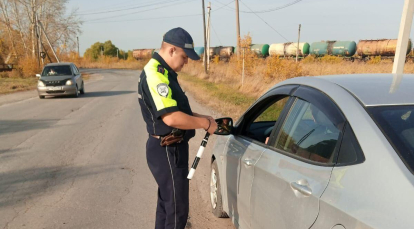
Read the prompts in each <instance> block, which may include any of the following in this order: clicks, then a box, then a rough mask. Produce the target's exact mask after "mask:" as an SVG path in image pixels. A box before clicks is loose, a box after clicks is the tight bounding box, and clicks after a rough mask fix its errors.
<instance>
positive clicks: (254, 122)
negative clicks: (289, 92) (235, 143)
mask: <svg viewBox="0 0 414 229" xmlns="http://www.w3.org/2000/svg"><path fill="white" fill-rule="evenodd" d="M288 100H289V97H288V96H282V97H281V96H274V97H272V98H269V99H266V100H264V101H263V102H261V103H259V104H257V105H256V106H255V108H253V109H256V108H257V109H256V110H254V112H256V113H255V114H254V115H253V116H252V117H250V121H248V122H249V124H248V125H246V128H245V129H244V130H243V131H242V134H241V135H243V136H246V137H249V138H252V139H255V140H257V141H260V142H262V143H267V141H268V139H269V136H270V134H271V133H272V131H273V128H274V126H275V123H276V121H277V120H278V119H279V116H280V114H281V112H282V110H283V108H284V107H285V105H286V103H287V101H288Z"/></svg>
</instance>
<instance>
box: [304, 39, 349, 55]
mask: <svg viewBox="0 0 414 229" xmlns="http://www.w3.org/2000/svg"><path fill="white" fill-rule="evenodd" d="M355 52H356V43H355V42H354V41H322V42H313V43H312V44H311V46H310V54H312V55H315V56H325V55H333V56H343V57H351V56H353V55H354V54H355Z"/></svg>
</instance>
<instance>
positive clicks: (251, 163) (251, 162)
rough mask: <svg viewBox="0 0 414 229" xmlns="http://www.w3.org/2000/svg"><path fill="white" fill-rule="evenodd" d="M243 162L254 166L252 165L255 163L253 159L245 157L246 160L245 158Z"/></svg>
mask: <svg viewBox="0 0 414 229" xmlns="http://www.w3.org/2000/svg"><path fill="white" fill-rule="evenodd" d="M243 163H244V164H245V165H247V166H252V165H253V163H254V161H253V160H250V159H244V160H243Z"/></svg>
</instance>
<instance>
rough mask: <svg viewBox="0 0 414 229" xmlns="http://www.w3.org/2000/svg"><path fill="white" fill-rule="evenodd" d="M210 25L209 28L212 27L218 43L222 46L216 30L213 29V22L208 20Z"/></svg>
mask: <svg viewBox="0 0 414 229" xmlns="http://www.w3.org/2000/svg"><path fill="white" fill-rule="evenodd" d="M210 26H211V28H212V29H213V31H214V34H216V37H217V40H218V41H219V43H220V46H223V44H222V43H221V40H220V38H219V36H218V34H217V32H216V30H215V29H214V27H213V24H212V23H211V21H210Z"/></svg>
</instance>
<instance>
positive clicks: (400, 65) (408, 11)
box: [392, 0, 414, 74]
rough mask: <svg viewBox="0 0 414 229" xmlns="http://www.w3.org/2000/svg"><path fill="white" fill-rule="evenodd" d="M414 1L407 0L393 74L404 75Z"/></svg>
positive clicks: (413, 13)
mask: <svg viewBox="0 0 414 229" xmlns="http://www.w3.org/2000/svg"><path fill="white" fill-rule="evenodd" d="M413 15H414V0H405V3H404V8H403V13H402V16H401V24H400V32H399V34H398V41H397V50H396V52H395V58H394V66H393V68H392V73H393V74H403V73H404V64H405V58H406V54H407V46H408V40H409V38H410V31H411V24H412V23H413Z"/></svg>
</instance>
